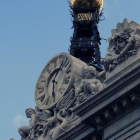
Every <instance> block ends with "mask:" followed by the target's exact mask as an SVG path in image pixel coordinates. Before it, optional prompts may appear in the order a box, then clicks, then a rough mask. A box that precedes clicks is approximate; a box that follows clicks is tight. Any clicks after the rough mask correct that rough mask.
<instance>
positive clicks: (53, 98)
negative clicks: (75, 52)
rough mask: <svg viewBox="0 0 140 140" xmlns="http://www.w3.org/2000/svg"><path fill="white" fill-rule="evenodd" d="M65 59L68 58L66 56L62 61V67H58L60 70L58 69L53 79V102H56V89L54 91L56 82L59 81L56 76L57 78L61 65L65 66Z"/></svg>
mask: <svg viewBox="0 0 140 140" xmlns="http://www.w3.org/2000/svg"><path fill="white" fill-rule="evenodd" d="M65 59H66V58H64V60H63V61H62V63H61V65H60V67H59V68H58V70H57V72H56V74H55V76H54V79H53V80H52V83H53V91H52V97H53V103H54V102H55V91H54V90H55V83H56V84H57V82H56V81H55V78H56V76H57V75H58V73H59V70H60V69H61V67H62V66H63V63H64V61H65Z"/></svg>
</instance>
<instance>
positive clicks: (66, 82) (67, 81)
mask: <svg viewBox="0 0 140 140" xmlns="http://www.w3.org/2000/svg"><path fill="white" fill-rule="evenodd" d="M69 80H70V76H68V77H65V79H64V84H68V83H69Z"/></svg>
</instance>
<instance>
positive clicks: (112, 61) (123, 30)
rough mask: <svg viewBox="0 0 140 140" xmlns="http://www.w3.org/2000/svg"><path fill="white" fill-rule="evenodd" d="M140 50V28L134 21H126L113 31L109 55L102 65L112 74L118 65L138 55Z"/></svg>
mask: <svg viewBox="0 0 140 140" xmlns="http://www.w3.org/2000/svg"><path fill="white" fill-rule="evenodd" d="M139 48H140V26H139V25H138V24H136V23H135V22H133V21H129V20H126V19H125V20H124V22H123V23H122V24H118V25H117V29H116V30H112V38H110V39H109V47H108V51H109V52H110V53H109V54H107V55H106V57H105V59H104V60H103V61H102V64H103V65H104V67H105V70H106V71H108V72H111V71H112V70H113V69H114V68H115V67H116V66H117V65H119V64H120V63H122V62H123V61H125V60H126V59H128V58H129V57H130V56H132V55H136V54H137V52H138V50H139Z"/></svg>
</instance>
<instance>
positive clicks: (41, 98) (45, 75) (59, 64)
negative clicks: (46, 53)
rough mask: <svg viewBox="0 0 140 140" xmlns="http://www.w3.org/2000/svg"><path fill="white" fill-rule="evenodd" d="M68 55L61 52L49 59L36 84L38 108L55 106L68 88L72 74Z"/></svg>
mask: <svg viewBox="0 0 140 140" xmlns="http://www.w3.org/2000/svg"><path fill="white" fill-rule="evenodd" d="M71 67H72V60H71V57H70V55H68V54H65V53H62V54H59V55H57V56H55V57H54V58H53V59H51V60H50V61H49V63H48V64H47V65H46V67H45V68H44V69H43V71H42V73H41V75H40V77H39V80H38V82H37V85H36V91H35V100H36V104H37V106H38V107H39V108H40V109H43V110H45V109H49V108H52V107H54V106H55V104H56V103H57V102H58V101H59V100H60V98H61V97H62V96H63V94H64V93H65V92H66V91H67V90H68V87H69V85H70V81H71V75H72V68H71Z"/></svg>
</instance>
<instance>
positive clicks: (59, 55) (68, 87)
mask: <svg viewBox="0 0 140 140" xmlns="http://www.w3.org/2000/svg"><path fill="white" fill-rule="evenodd" d="M61 56H62V57H63V58H64V57H67V58H68V59H69V62H70V67H71V74H70V79H69V83H68V84H67V87H66V89H65V90H64V92H63V94H62V95H61V97H60V98H59V99H58V100H57V101H56V102H55V103H54V104H52V105H51V106H49V107H48V106H47V105H42V104H41V103H40V101H38V99H37V98H38V97H37V95H36V94H39V93H37V90H38V87H39V84H40V81H41V77H42V75H43V73H44V71H45V69H46V68H47V67H48V66H49V65H50V63H51V62H53V60H54V59H56V58H57V57H59V58H60V57H61ZM72 64H73V61H72V58H71V56H70V55H69V54H67V53H60V54H58V55H55V56H54V57H53V58H52V59H51V60H49V62H48V63H47V64H46V65H45V67H44V68H43V70H42V72H41V74H40V76H39V78H38V80H37V84H36V90H35V102H36V105H37V106H38V107H39V108H40V109H42V110H47V109H52V108H54V106H55V105H56V104H57V102H59V101H60V100H61V98H62V97H63V96H64V95H65V94H66V93H67V92H68V91H69V90H70V87H71V85H72V83H73V78H72V74H73V65H72ZM57 69H58V68H55V69H53V71H52V72H51V73H50V74H49V75H48V77H47V79H46V82H45V86H46V88H44V90H45V91H44V92H45V94H44V95H45V97H46V94H48V91H47V86H48V84H49V83H48V82H49V79H50V76H51V75H53V73H55V71H56V70H57ZM65 73H66V72H65ZM63 81H64V79H63ZM45 86H44V87H45ZM61 86H62V85H61ZM46 92H47V93H46Z"/></svg>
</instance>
